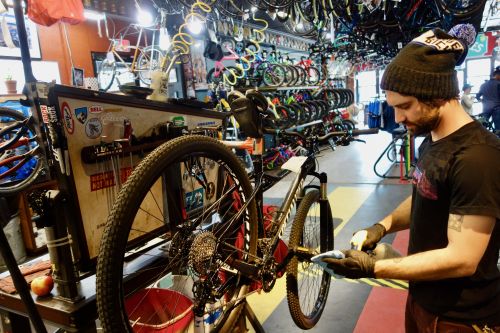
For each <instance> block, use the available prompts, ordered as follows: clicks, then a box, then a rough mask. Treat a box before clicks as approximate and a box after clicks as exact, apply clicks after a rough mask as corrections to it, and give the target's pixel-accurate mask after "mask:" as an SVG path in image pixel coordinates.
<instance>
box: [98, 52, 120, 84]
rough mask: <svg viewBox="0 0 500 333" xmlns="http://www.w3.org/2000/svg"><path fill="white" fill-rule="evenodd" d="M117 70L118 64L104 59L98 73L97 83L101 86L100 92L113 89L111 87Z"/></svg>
mask: <svg viewBox="0 0 500 333" xmlns="http://www.w3.org/2000/svg"><path fill="white" fill-rule="evenodd" d="M115 69H116V63H115V62H114V61H109V60H107V59H104V60H103V61H102V62H101V66H100V67H99V72H98V73H97V83H98V84H99V89H100V90H102V91H107V90H108V89H109V88H111V85H112V84H113V81H114V80H115Z"/></svg>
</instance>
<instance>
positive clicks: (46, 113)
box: [40, 105, 49, 124]
mask: <svg viewBox="0 0 500 333" xmlns="http://www.w3.org/2000/svg"><path fill="white" fill-rule="evenodd" d="M40 112H41V113H42V121H43V122H44V123H45V124H48V123H49V111H48V109H47V105H40Z"/></svg>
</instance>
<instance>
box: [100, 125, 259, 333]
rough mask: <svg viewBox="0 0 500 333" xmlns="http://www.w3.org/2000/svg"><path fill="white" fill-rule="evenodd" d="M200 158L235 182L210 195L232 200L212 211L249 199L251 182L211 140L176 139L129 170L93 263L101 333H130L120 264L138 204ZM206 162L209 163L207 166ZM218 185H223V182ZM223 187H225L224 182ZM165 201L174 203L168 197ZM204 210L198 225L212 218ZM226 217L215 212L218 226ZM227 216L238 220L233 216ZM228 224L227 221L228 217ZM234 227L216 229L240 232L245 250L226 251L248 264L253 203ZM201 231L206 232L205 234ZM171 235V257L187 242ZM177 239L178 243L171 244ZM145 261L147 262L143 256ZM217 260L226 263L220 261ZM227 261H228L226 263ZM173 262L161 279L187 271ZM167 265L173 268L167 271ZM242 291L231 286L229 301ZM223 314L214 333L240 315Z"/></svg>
mask: <svg viewBox="0 0 500 333" xmlns="http://www.w3.org/2000/svg"><path fill="white" fill-rule="evenodd" d="M202 158H203V163H209V162H210V161H212V162H214V163H217V165H218V169H217V171H216V173H217V175H222V174H223V175H224V176H227V177H228V179H229V177H230V179H231V181H233V182H234V183H233V184H234V186H233V185H231V190H230V191H228V192H227V193H214V195H215V198H217V199H218V200H219V198H226V199H227V200H231V199H234V200H235V201H233V202H231V201H229V202H228V204H225V201H226V200H223V201H221V203H219V204H218V206H217V207H212V208H213V209H220V208H221V207H222V206H226V207H229V209H231V208H232V207H233V205H234V204H235V202H236V200H237V199H236V198H235V197H234V196H235V195H237V196H238V198H239V199H241V201H240V202H239V204H242V203H244V202H246V199H245V198H248V197H249V196H250V193H251V192H252V186H251V184H250V181H249V180H248V176H247V174H246V172H245V169H244V167H243V165H242V163H241V162H240V161H239V160H238V158H237V157H236V156H235V155H234V153H233V152H232V151H231V150H229V149H228V148H226V147H225V146H224V145H223V144H222V143H220V142H219V141H217V140H216V139H213V138H210V137H206V136H200V135H189V136H184V137H179V138H176V139H173V140H170V141H169V142H167V143H165V144H163V145H161V146H160V147H158V148H157V149H155V150H154V151H153V152H151V153H150V154H149V155H147V156H146V158H144V159H143V160H142V161H141V162H140V164H139V165H138V166H137V167H136V168H135V169H134V171H133V173H132V174H131V176H130V177H129V179H128V180H127V182H126V183H125V185H124V186H123V188H122V190H121V191H120V193H119V196H118V198H117V200H116V202H115V204H114V206H113V209H112V211H111V213H110V214H109V217H108V220H107V223H106V227H105V231H104V234H103V237H102V239H101V247H100V254H99V256H98V261H97V275H96V276H97V281H96V283H97V295H96V299H97V306H98V313H99V318H100V320H101V323H102V326H103V328H104V331H105V332H117V333H118V332H119V333H122V332H132V328H131V327H130V324H129V317H128V314H127V311H126V310H125V300H124V298H125V294H124V290H125V289H124V283H123V279H124V276H123V264H124V253H125V251H127V250H128V245H127V240H128V238H129V234H130V233H131V232H132V231H134V232H136V231H137V230H135V226H136V225H135V224H134V223H135V222H134V219H135V218H136V213H137V212H140V211H142V210H143V209H144V208H143V207H142V206H141V205H142V203H143V202H144V201H143V200H144V199H145V198H146V196H147V195H149V194H150V193H152V192H153V191H154V190H153V186H154V185H155V184H156V183H157V181H158V180H161V179H162V176H163V175H164V174H165V173H167V175H169V174H170V172H171V170H173V169H172V168H178V167H179V162H180V161H182V162H183V163H185V162H187V161H191V159H193V160H195V159H196V160H199V161H202ZM209 158H210V159H211V160H209ZM201 165H203V166H204V165H205V164H200V166H201ZM167 170H168V171H167ZM186 170H188V169H186ZM189 170H190V169H189ZM188 176H189V175H188ZM182 179H183V180H182V182H183V183H184V182H185V181H186V180H185V179H184V174H182ZM223 180H224V181H225V179H223ZM217 181H220V179H219V176H217ZM222 185H227V184H226V183H225V182H224V183H223V184H222ZM165 187H167V188H170V187H172V184H165ZM225 188H226V187H225V186H221V187H219V185H217V191H223V190H224V189H225ZM165 191H166V192H168V191H169V190H167V189H165ZM162 193H163V191H162ZM205 194H206V193H204V195H205ZM169 198H177V197H176V196H171V197H169ZM220 200H222V199H220ZM160 202H161V201H160ZM175 202H176V203H178V204H179V206H183V205H184V204H183V200H181V201H180V202H177V201H175ZM172 209H173V210H175V209H176V208H175V207H170V206H169V210H172ZM177 209H178V208H177ZM204 209H205V207H202V211H201V214H198V217H199V216H202V219H203V220H202V221H203V222H205V218H207V219H208V216H212V215H209V213H211V211H204ZM229 209H228V211H229ZM228 211H226V212H224V211H221V212H220V214H219V215H218V216H219V219H220V221H219V223H223V220H224V219H225V218H226V217H227V215H228ZM184 212H185V211H184V210H182V211H181V213H184ZM214 213H219V212H214ZM189 214H191V213H189ZM205 214H206V215H205ZM232 214H234V215H237V214H236V213H234V212H233V213H232ZM182 215H184V214H182ZM234 215H233V216H234ZM196 217H197V216H196V215H195V216H194V217H193V216H191V219H193V220H194V219H195V218H196ZM212 217H213V216H212ZM163 218H164V217H163ZM227 218H228V219H230V216H229V217H227ZM211 221H212V222H213V221H214V220H213V219H212V220H211ZM176 222H177V221H176ZM235 222H236V223H240V225H237V224H236V225H233V224H231V225H224V226H223V227H224V228H225V229H222V227H221V229H220V230H222V232H223V236H225V237H229V236H227V235H226V234H231V231H233V233H234V232H238V231H239V230H243V231H244V235H243V236H244V237H243V238H242V240H241V241H242V242H243V243H244V250H242V251H238V252H237V253H236V254H235V253H234V252H235V251H234V250H233V249H231V251H232V252H231V253H232V255H238V254H242V253H243V256H242V258H243V260H250V258H253V257H252V256H253V255H255V253H256V248H257V211H256V205H255V202H254V201H251V202H250V203H249V204H248V206H247V208H246V211H244V213H243V215H242V217H241V218H239V219H237V220H234V221H233V222H231V223H235ZM180 223H181V224H176V225H177V226H179V225H181V226H184V227H185V226H186V221H180ZM132 224H134V230H132ZM213 224H214V223H212V225H210V226H209V228H210V229H209V230H210V231H212V232H213V233H214V234H217V231H216V228H217V227H218V226H217V225H215V226H213ZM243 226H244V228H243ZM179 230H181V229H179ZM206 230H208V228H207V229H206ZM206 230H205V229H204V230H203V232H201V230H198V229H196V230H193V231H196V233H195V232H193V233H192V234H190V237H194V238H195V239H196V237H197V235H198V234H200V233H206ZM220 230H219V231H220ZM174 231H175V234H174ZM210 231H209V232H210ZM172 234H174V235H173V236H172V239H174V240H175V241H177V243H175V242H174V241H171V242H170V247H169V248H170V250H169V251H170V252H171V251H172V247H173V246H174V245H172V244H179V247H181V246H180V244H183V243H182V241H187V239H184V238H182V237H181V236H179V235H181V233H180V231H177V230H176V229H172ZM176 236H178V237H177V238H176ZM227 239H229V238H227ZM219 241H220V243H218V245H217V246H218V247H217V250H218V251H223V250H224V249H223V248H224V245H225V244H223V241H224V240H222V238H220V239H217V242H219ZM191 245H193V243H191ZM191 245H189V244H187V243H186V246H183V247H181V248H180V250H181V251H183V250H185V249H187V250H188V251H190V254H191V253H192V252H191V251H192V250H191ZM226 249H227V246H226ZM224 255H225V254H224ZM146 258H148V257H147V256H146ZM222 258H225V257H224V256H223V257H222ZM227 258H228V259H231V258H229V257H227ZM172 259H175V260H168V262H169V265H168V266H167V267H164V268H163V266H162V275H164V274H165V273H166V272H167V271H168V270H173V269H175V270H178V269H180V268H185V269H186V270H187V269H188V268H187V267H180V266H181V265H182V264H179V263H184V262H187V261H186V260H188V258H187V257H182V256H181V257H177V256H176V257H175V258H172ZM189 260H191V259H189ZM211 262H212V261H211ZM214 262H215V261H214ZM170 263H172V264H171V265H170ZM226 264H227V263H226ZM174 265H175V267H174ZM177 266H179V267H177ZM221 269H222V268H219V270H218V271H216V272H215V273H214V275H212V278H214V276H219V274H220V273H221ZM134 274H137V272H134ZM215 274H216V275H215ZM235 276H237V275H235ZM158 278H161V276H159V277H158ZM155 279H156V278H155ZM149 280H150V279H149ZM149 280H148V281H149ZM143 283H146V282H143ZM148 285H149V282H148ZM246 291H247V286H246V285H241V284H235V285H234V288H232V289H231V293H230V295H231V296H235V297H237V296H241V295H243V294H244V293H246ZM225 310H227V311H226V312H223V313H222V316H221V317H220V321H218V323H219V324H220V325H219V326H218V327H217V326H216V327H214V330H213V331H217V330H219V329H222V328H221V327H220V326H223V329H224V330H226V329H229V331H230V329H231V327H233V326H234V325H235V322H236V319H237V317H238V315H237V314H238V313H237V312H239V311H240V310H241V306H239V305H238V306H234V305H233V306H229V305H228V308H227V309H225Z"/></svg>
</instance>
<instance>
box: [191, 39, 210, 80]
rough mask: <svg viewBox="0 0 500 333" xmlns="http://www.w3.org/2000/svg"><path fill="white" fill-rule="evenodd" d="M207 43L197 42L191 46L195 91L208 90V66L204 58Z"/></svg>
mask: <svg viewBox="0 0 500 333" xmlns="http://www.w3.org/2000/svg"><path fill="white" fill-rule="evenodd" d="M204 44H205V43H204V42H203V41H197V42H196V43H195V44H194V45H192V46H191V57H192V58H191V59H192V62H193V79H194V89H195V90H207V89H208V83H207V64H206V62H205V57H204V56H203V50H204V49H205V45H204Z"/></svg>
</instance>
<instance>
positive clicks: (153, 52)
mask: <svg viewBox="0 0 500 333" xmlns="http://www.w3.org/2000/svg"><path fill="white" fill-rule="evenodd" d="M163 57H164V54H163V52H162V50H161V49H159V48H158V47H156V46H147V47H145V48H144V49H142V50H141V52H140V54H139V56H138V57H137V67H136V68H135V72H136V73H137V76H138V77H139V80H141V81H142V83H144V84H146V85H150V84H151V73H153V72H154V71H157V70H159V69H160V67H161V62H162V60H163Z"/></svg>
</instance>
